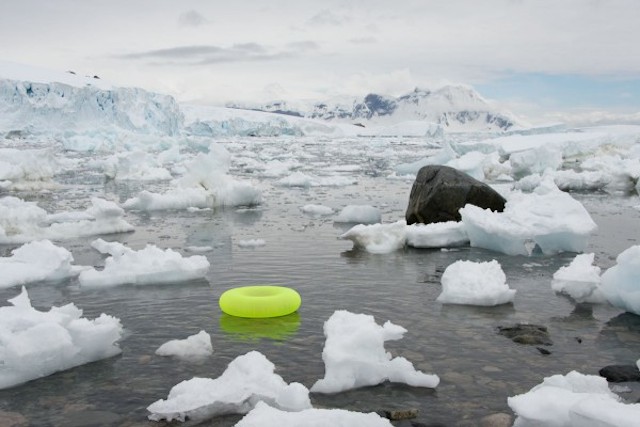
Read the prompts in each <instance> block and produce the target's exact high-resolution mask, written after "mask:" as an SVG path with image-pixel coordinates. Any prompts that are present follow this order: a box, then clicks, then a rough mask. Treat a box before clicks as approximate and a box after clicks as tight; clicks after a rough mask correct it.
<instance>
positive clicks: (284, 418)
mask: <svg viewBox="0 0 640 427" xmlns="http://www.w3.org/2000/svg"><path fill="white" fill-rule="evenodd" d="M302 426H304V427H325V426H331V427H392V426H393V424H391V422H390V421H389V420H387V419H386V418H382V417H381V416H380V415H378V414H376V413H375V412H370V413H362V412H354V411H347V410H345V409H315V408H312V409H304V410H302V411H300V412H287V411H281V410H279V409H276V408H273V407H271V406H269V405H267V404H266V403H264V402H258V404H257V405H256V407H255V408H253V409H252V410H251V412H249V413H248V414H247V415H245V416H244V418H242V419H241V420H240V421H239V422H238V423H237V424H236V427H302Z"/></svg>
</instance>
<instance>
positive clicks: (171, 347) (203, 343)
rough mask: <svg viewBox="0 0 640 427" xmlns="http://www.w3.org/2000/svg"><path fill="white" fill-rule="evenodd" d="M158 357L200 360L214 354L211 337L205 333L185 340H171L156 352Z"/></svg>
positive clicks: (199, 333)
mask: <svg viewBox="0 0 640 427" xmlns="http://www.w3.org/2000/svg"><path fill="white" fill-rule="evenodd" d="M156 354H157V355H158V356H175V357H177V358H179V359H187V360H190V359H200V358H203V357H207V356H210V355H211V354H213V347H212V346H211V336H210V335H209V334H208V333H206V332H205V331H200V332H198V333H197V334H195V335H190V336H188V337H187V338H185V339H183V340H171V341H167V342H166V343H164V344H162V345H161V346H160V347H158V349H157V350H156Z"/></svg>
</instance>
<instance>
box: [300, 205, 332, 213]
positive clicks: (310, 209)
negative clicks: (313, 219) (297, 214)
mask: <svg viewBox="0 0 640 427" xmlns="http://www.w3.org/2000/svg"><path fill="white" fill-rule="evenodd" d="M300 210H301V211H302V212H304V213H305V214H307V215H311V216H326V215H333V209H332V208H330V207H329V206H324V205H304V206H302V207H301V208H300Z"/></svg>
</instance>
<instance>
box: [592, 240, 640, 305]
mask: <svg viewBox="0 0 640 427" xmlns="http://www.w3.org/2000/svg"><path fill="white" fill-rule="evenodd" d="M616 261H617V264H616V265H614V266H613V267H611V268H609V269H608V270H607V271H605V272H604V273H603V274H602V286H601V287H600V289H601V290H602V293H603V294H604V296H605V297H606V298H607V300H609V302H610V303H611V304H612V305H614V306H616V307H619V308H621V309H623V310H626V311H628V312H630V313H635V314H637V315H640V245H636V246H631V247H630V248H628V249H626V250H625V251H623V252H622V253H621V254H620V255H618V257H617V258H616Z"/></svg>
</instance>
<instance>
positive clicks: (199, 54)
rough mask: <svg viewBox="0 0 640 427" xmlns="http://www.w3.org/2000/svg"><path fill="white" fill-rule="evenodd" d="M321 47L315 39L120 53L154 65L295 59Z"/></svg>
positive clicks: (180, 47)
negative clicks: (282, 43) (281, 45)
mask: <svg viewBox="0 0 640 427" xmlns="http://www.w3.org/2000/svg"><path fill="white" fill-rule="evenodd" d="M317 48H318V45H317V44H316V43H315V42H312V41H302V42H293V43H288V44H287V45H285V46H284V48H281V49H275V48H272V47H269V46H265V45H262V44H259V43H238V44H234V45H232V46H230V47H220V46H214V45H198V46H176V47H171V48H166V49H155V50H149V51H145V52H136V53H128V54H123V55H117V57H118V58H120V59H131V60H150V61H152V62H153V63H154V64H173V65H178V64H184V65H200V64H214V63H227V62H258V61H273V60H278V59H285V58H295V57H298V56H301V55H303V54H304V53H305V52H308V51H311V50H316V49H317Z"/></svg>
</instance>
